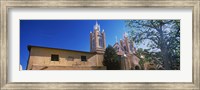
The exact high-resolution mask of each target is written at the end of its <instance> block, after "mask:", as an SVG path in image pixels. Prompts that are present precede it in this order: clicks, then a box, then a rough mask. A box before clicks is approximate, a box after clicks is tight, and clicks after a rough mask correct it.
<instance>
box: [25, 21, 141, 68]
mask: <svg viewBox="0 0 200 90" xmlns="http://www.w3.org/2000/svg"><path fill="white" fill-rule="evenodd" d="M113 47H114V48H115V49H116V52H117V54H118V56H119V58H120V59H121V60H122V61H123V62H122V63H121V64H122V65H121V66H122V67H121V69H124V70H125V69H128V70H131V69H140V66H139V64H138V62H139V59H138V58H137V57H136V56H135V48H134V46H133V42H132V41H130V40H128V37H127V36H124V40H120V43H118V42H116V43H115V44H114V46H113ZM105 49H106V37H105V32H104V30H101V29H100V25H99V24H98V23H97V22H96V24H95V25H94V30H93V32H90V52H85V51H77V50H68V49H59V48H51V47H41V46H31V45H29V46H28V51H29V58H28V63H27V64H28V65H27V70H106V66H104V65H103V63H102V62H103V55H104V52H105Z"/></svg>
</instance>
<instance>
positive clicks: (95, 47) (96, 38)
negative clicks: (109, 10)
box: [90, 21, 106, 53]
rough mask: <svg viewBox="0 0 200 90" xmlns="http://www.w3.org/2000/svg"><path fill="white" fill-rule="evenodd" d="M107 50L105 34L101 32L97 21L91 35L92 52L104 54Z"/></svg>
mask: <svg viewBox="0 0 200 90" xmlns="http://www.w3.org/2000/svg"><path fill="white" fill-rule="evenodd" d="M105 48H106V38H105V32H104V30H102V32H100V25H99V24H98V22H97V21H96V24H95V25H94V31H93V32H91V33H90V51H91V52H97V53H104V50H105Z"/></svg>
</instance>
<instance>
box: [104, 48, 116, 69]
mask: <svg viewBox="0 0 200 90" xmlns="http://www.w3.org/2000/svg"><path fill="white" fill-rule="evenodd" d="M103 65H104V66H106V67H107V69H108V70H119V69H120V60H119V59H118V56H117V54H116V51H115V49H114V48H113V47H112V46H111V45H108V47H107V48H106V51H105V53H104V59H103Z"/></svg>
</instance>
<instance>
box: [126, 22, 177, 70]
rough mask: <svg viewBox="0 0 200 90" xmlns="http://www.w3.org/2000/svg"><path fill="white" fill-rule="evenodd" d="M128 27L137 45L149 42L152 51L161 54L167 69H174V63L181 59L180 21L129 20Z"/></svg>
mask: <svg viewBox="0 0 200 90" xmlns="http://www.w3.org/2000/svg"><path fill="white" fill-rule="evenodd" d="M126 25H127V27H129V29H130V32H129V34H130V38H131V39H133V40H134V41H135V43H137V44H140V43H145V42H147V41H148V45H147V46H148V47H150V49H152V50H153V49H157V52H158V51H159V52H160V56H161V60H162V61H163V63H164V68H165V69H167V70H169V69H172V67H171V66H172V65H171V63H172V61H176V60H178V59H180V58H179V57H180V20H128V21H126Z"/></svg>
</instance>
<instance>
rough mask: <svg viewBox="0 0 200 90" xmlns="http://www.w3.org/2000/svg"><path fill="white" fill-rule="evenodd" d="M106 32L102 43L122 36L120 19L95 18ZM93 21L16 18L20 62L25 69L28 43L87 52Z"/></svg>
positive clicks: (112, 41) (121, 21)
mask: <svg viewBox="0 0 200 90" xmlns="http://www.w3.org/2000/svg"><path fill="white" fill-rule="evenodd" d="M97 21H98V23H99V24H100V28H101V31H102V29H104V31H105V34H106V46H108V44H110V45H113V44H114V43H115V42H116V36H117V38H118V41H119V40H120V39H123V33H124V32H127V31H128V30H127V28H126V27H125V22H124V20H97ZM95 23H96V20H20V64H21V65H22V67H23V70H24V69H26V66H27V61H28V55H29V52H28V49H27V46H28V45H36V46H44V47H53V48H61V49H70V50H79V51H90V36H89V35H90V31H93V27H94V25H95Z"/></svg>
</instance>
